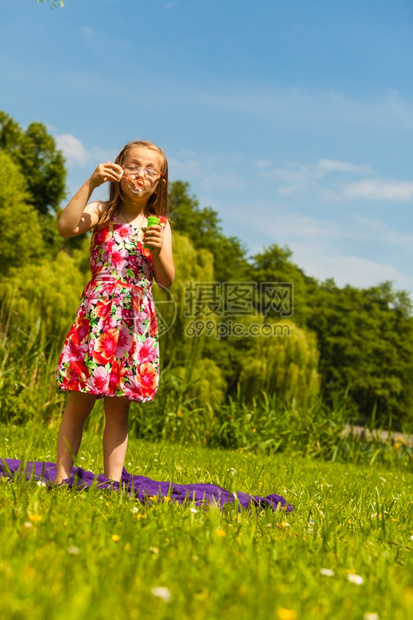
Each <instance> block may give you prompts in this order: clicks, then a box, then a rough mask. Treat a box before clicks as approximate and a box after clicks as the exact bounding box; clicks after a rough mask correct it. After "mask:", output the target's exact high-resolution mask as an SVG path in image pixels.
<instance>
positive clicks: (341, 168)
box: [318, 159, 373, 174]
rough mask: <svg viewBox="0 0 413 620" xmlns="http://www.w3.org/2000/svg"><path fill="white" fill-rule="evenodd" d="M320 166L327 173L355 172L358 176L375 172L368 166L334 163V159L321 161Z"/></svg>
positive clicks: (341, 162) (342, 162) (343, 162)
mask: <svg viewBox="0 0 413 620" xmlns="http://www.w3.org/2000/svg"><path fill="white" fill-rule="evenodd" d="M318 166H319V167H320V168H321V169H324V170H326V172H355V173H356V174H367V173H369V172H373V170H372V168H371V166H369V165H368V164H365V165H362V166H360V165H358V164H351V163H349V162H346V161H334V160H332V159H320V161H319V162H318Z"/></svg>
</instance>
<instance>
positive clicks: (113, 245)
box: [56, 141, 175, 484]
mask: <svg viewBox="0 0 413 620" xmlns="http://www.w3.org/2000/svg"><path fill="white" fill-rule="evenodd" d="M107 181H108V182H109V183H110V192H109V200H108V201H107V202H101V201H96V202H91V203H89V204H87V203H88V201H89V199H90V197H91V195H92V192H93V190H94V189H95V188H96V187H99V185H102V183H105V182H107ZM167 198H168V162H167V160H166V157H165V154H164V152H163V151H162V149H160V148H159V147H157V146H155V145H154V144H152V143H151V142H144V141H135V142H130V143H128V144H127V145H126V146H125V147H124V148H123V149H122V151H121V152H120V153H119V155H118V156H117V158H116V160H115V162H114V163H111V162H106V164H100V165H99V166H98V167H97V168H96V170H95V171H94V173H93V174H92V176H91V177H90V178H89V179H88V180H87V181H86V183H85V184H84V185H82V187H81V188H80V190H79V191H78V192H77V194H76V195H75V196H74V197H73V198H72V199H71V200H70V202H69V203H68V205H67V206H66V208H65V210H64V211H63V213H62V214H61V216H60V218H59V221H58V225H57V228H58V231H59V233H60V234H61V235H63V236H64V237H74V236H76V235H81V234H83V233H85V232H86V231H88V230H90V229H92V228H93V229H94V230H93V234H92V238H91V245H90V249H91V270H92V279H91V280H90V282H89V283H88V284H87V285H86V287H85V289H84V291H83V293H82V299H81V304H80V307H79V309H78V312H77V315H76V318H75V321H74V323H73V325H72V327H71V329H70V331H69V333H68V335H67V337H66V340H65V343H64V346H63V350H62V353H61V355H60V358H59V362H58V367H57V383H58V387H59V388H60V389H62V390H65V391H68V392H69V397H68V401H67V405H66V408H65V412H64V415H63V419H62V422H61V425H60V430H59V437H58V445H57V473H56V483H57V484H60V483H61V482H62V481H63V480H64V479H66V478H69V476H70V473H71V469H72V466H73V460H74V458H75V456H76V454H77V452H78V450H79V447H80V442H81V439H82V432H83V426H84V423H85V421H86V419H87V417H88V415H89V414H90V412H91V411H92V409H93V406H94V404H95V401H96V399H97V398H103V399H104V409H105V430H104V433H103V455H104V472H105V477H106V478H109V479H111V480H114V481H120V478H121V474H122V468H123V464H124V461H125V455H126V447H127V441H128V414H129V406H130V403H131V401H135V402H139V403H142V402H146V401H149V400H152V399H153V398H154V396H155V393H156V390H157V387H158V377H159V348H158V332H157V323H156V314H155V307H154V302H153V297H152V281H153V278H155V280H156V282H157V283H158V284H159V285H160V286H162V287H166V288H167V287H169V286H171V284H172V282H173V280H174V277H175V270H174V264H173V257H172V237H171V229H170V225H169V222H168V221H167V218H166V216H167V209H168V207H167ZM149 215H155V216H157V217H159V225H152V226H150V227H147V226H146V224H147V218H148V216H149ZM144 244H145V245H149V246H150V248H151V249H150V250H149V249H146V248H144V247H143V245H144Z"/></svg>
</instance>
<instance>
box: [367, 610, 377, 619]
mask: <svg viewBox="0 0 413 620" xmlns="http://www.w3.org/2000/svg"><path fill="white" fill-rule="evenodd" d="M363 620H379V614H376V613H375V612H374V611H366V613H365V614H364V616H363Z"/></svg>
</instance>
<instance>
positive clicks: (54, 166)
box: [0, 111, 66, 215]
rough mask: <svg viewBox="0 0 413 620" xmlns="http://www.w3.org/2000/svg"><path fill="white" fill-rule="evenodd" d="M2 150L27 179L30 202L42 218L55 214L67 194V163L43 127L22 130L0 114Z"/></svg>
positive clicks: (0, 145)
mask: <svg viewBox="0 0 413 620" xmlns="http://www.w3.org/2000/svg"><path fill="white" fill-rule="evenodd" d="M0 148H1V150H3V151H5V152H6V153H9V155H10V157H11V158H12V159H13V161H14V162H15V163H16V164H17V165H18V167H19V168H20V170H21V172H22V174H23V175H24V177H25V181H26V188H27V191H28V193H29V198H28V200H29V202H30V203H31V204H32V205H33V206H34V207H35V208H36V209H37V211H38V212H39V213H41V214H43V215H48V214H50V210H52V211H53V212H55V211H56V208H57V207H58V205H59V203H60V202H61V201H62V200H63V198H64V197H65V193H66V190H65V188H66V169H65V160H64V157H63V154H62V153H61V151H59V150H58V149H57V148H56V142H55V139H54V138H53V136H51V135H50V134H49V133H48V132H47V130H46V127H45V126H44V125H43V124H42V123H37V122H33V123H30V125H29V126H28V127H27V129H26V130H23V129H22V128H21V127H20V126H19V125H18V124H17V123H16V122H15V121H14V120H13V119H12V118H11V117H10V116H8V114H6V113H5V112H1V111H0Z"/></svg>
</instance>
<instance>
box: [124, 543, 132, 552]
mask: <svg viewBox="0 0 413 620" xmlns="http://www.w3.org/2000/svg"><path fill="white" fill-rule="evenodd" d="M123 548H124V549H125V551H130V550H131V546H130V543H126V545H125V546H124V547H123Z"/></svg>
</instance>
